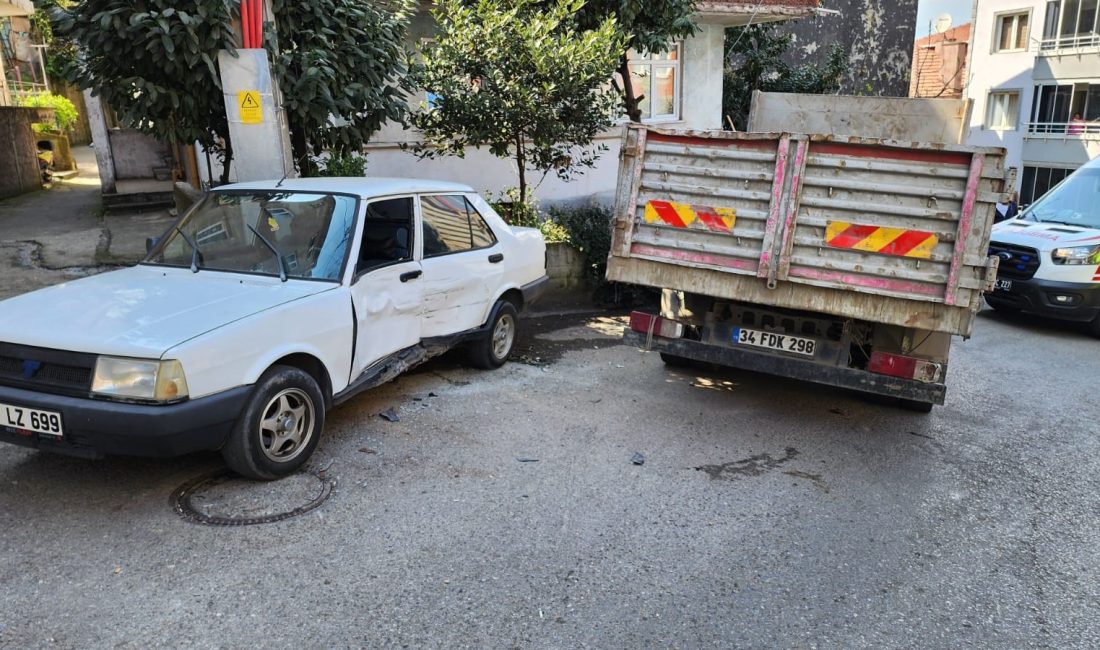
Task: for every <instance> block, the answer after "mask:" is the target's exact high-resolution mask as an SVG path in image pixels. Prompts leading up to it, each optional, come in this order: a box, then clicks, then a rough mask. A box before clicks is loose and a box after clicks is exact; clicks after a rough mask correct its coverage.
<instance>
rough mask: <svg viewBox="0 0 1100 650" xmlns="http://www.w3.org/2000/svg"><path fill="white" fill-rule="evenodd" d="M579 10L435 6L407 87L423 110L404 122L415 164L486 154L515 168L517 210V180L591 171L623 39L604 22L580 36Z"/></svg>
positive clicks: (575, 3) (579, 2)
mask: <svg viewBox="0 0 1100 650" xmlns="http://www.w3.org/2000/svg"><path fill="white" fill-rule="evenodd" d="M582 6H583V0H559V1H558V2H556V3H555V4H553V5H550V6H545V4H543V3H538V2H536V1H535V0H503V1H500V2H495V1H492V0H479V1H478V2H477V3H476V4H464V3H463V2H462V0H445V1H444V2H443V3H442V4H441V5H440V7H439V8H438V9H437V10H436V11H435V12H434V13H433V15H434V17H435V19H436V21H437V22H438V25H439V33H438V35H437V37H436V39H435V40H434V41H432V42H430V43H428V44H427V45H426V46H425V47H424V48H423V51H422V57H423V58H422V62H421V64H420V65H419V66H418V68H417V70H416V71H415V74H414V79H415V81H416V84H417V85H418V86H419V87H421V88H424V89H425V90H427V91H428V93H429V94H430V96H431V97H432V100H431V102H430V103H425V104H423V105H422V106H421V109H420V110H419V111H418V112H417V113H416V114H415V115H414V116H413V120H412V122H413V124H414V126H416V127H417V128H419V129H420V130H421V132H422V133H423V136H424V143H423V144H422V145H420V146H419V147H418V148H417V153H418V154H420V155H421V156H427V157H431V156H439V155H454V156H459V157H462V156H464V155H465V151H466V148H467V147H482V146H484V147H487V148H488V150H489V152H490V153H491V154H492V155H494V156H497V157H498V158H509V157H510V158H512V159H514V160H515V163H516V168H517V170H518V172H519V188H518V189H519V191H518V194H517V199H518V201H519V203H521V204H526V203H527V200H528V196H527V195H528V182H527V171H528V170H534V171H537V172H542V174H543V177H545V176H546V174H548V173H550V172H551V171H553V172H555V173H556V174H557V175H558V176H559V177H560V178H562V179H568V178H570V177H571V176H572V175H574V174H576V173H579V172H581V171H582V168H584V167H591V166H592V165H593V164H594V163H595V161H596V159H597V158H598V156H599V154H600V151H601V147H599V146H595V145H594V144H593V143H594V140H595V138H596V136H597V135H599V134H600V133H601V132H602V131H603V130H604V129H607V128H608V127H610V126H611V125H612V124H613V123H614V117H615V110H614V106H615V105H616V104H617V103H618V99H617V96H616V94H615V92H614V91H613V90H612V89H611V88H609V87H608V83H607V80H608V78H609V77H610V76H611V74H612V72H613V71H614V69H615V65H616V62H617V60H618V52H621V51H623V48H624V43H625V40H626V39H625V38H624V37H623V35H622V34H621V33H620V32H619V30H618V29H617V27H616V24H615V21H614V19H613V18H611V17H607V18H605V19H604V20H603V21H601V22H600V23H599V24H598V25H597V26H596V27H594V28H590V29H581V28H579V27H578V26H577V23H576V16H577V12H578V10H579V9H580V8H581V7H582Z"/></svg>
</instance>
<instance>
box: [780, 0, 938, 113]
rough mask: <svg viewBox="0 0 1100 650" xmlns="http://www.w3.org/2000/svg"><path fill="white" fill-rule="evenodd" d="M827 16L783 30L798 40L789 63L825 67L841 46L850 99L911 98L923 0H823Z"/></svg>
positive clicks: (793, 47)
mask: <svg viewBox="0 0 1100 650" xmlns="http://www.w3.org/2000/svg"><path fill="white" fill-rule="evenodd" d="M821 5H822V8H824V9H830V10H836V11H839V12H840V15H835V14H823V15H819V16H815V17H812V18H806V19H803V20H796V21H792V22H789V23H786V24H785V25H783V26H781V27H780V30H781V31H784V32H787V33H791V34H794V36H795V41H794V44H793V45H792V47H791V49H790V51H789V52H788V53H787V59H788V63H791V64H804V63H816V64H819V65H820V64H824V63H825V61H826V60H827V58H826V57H827V56H828V52H829V47H830V46H831V45H832V44H833V43H840V44H841V45H842V46H843V47H844V49H845V50H847V52H848V54H849V56H850V58H851V66H850V68H849V71H848V74H847V75H846V76H845V79H844V83H843V87H842V88H841V90H840V92H841V94H844V95H881V96H889V97H907V96H908V95H909V77H910V71H911V69H912V56H913V41H914V40H915V38H916V21H917V0H822V3H821Z"/></svg>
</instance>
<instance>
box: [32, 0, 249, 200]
mask: <svg viewBox="0 0 1100 650" xmlns="http://www.w3.org/2000/svg"><path fill="white" fill-rule="evenodd" d="M183 6H184V5H183V3H179V2H175V1H174V0H84V1H83V2H78V3H75V4H74V5H73V6H71V7H70V8H69V9H68V10H64V9H62V8H60V7H57V8H55V9H54V10H53V11H52V13H51V17H52V19H53V26H54V31H55V32H56V33H57V34H58V35H60V36H61V37H62V38H67V39H71V40H72V41H74V42H76V43H78V44H79V45H80V47H81V50H82V56H80V57H78V58H76V59H74V60H72V61H70V62H69V63H68V65H66V66H65V70H64V74H65V77H66V78H67V79H68V81H69V82H70V83H72V84H74V85H75V86H77V87H79V88H82V89H87V88H91V89H92V90H93V92H95V93H96V94H98V95H99V96H100V97H101V98H102V99H103V101H104V102H105V103H107V104H108V105H110V106H111V108H113V109H114V110H115V112H116V113H117V114H118V117H119V119H120V120H121V121H122V122H124V123H126V124H128V125H131V126H133V127H135V128H138V129H140V130H142V131H144V132H146V133H150V134H152V135H154V136H155V137H157V138H158V139H160V140H161V141H163V142H169V143H191V142H199V143H200V144H202V145H203V146H204V147H206V148H207V149H210V150H213V151H215V152H218V153H219V156H220V157H221V158H222V162H223V164H224V172H223V175H222V182H227V181H228V174H229V167H230V164H231V161H232V158H233V150H232V146H231V144H230V140H229V122H228V120H227V118H226V116H225V104H224V101H223V99H222V90H221V80H220V78H219V76H218V64H217V58H218V57H217V53H218V50H223V49H233V48H234V47H236V36H235V33H234V31H233V19H234V18H235V9H234V7H236V4H235V3H229V2H226V1H225V0H195V1H194V2H190V3H186V9H184V8H181V7H183Z"/></svg>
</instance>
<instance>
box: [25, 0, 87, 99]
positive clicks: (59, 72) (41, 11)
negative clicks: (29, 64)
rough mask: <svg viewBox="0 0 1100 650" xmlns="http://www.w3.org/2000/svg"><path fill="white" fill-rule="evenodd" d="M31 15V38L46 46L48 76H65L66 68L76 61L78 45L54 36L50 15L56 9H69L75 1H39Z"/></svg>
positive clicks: (54, 77)
mask: <svg viewBox="0 0 1100 650" xmlns="http://www.w3.org/2000/svg"><path fill="white" fill-rule="evenodd" d="M34 4H35V7H36V9H35V11H34V13H33V14H31V37H32V38H33V39H34V41H35V42H37V43H41V44H43V45H45V46H46V74H47V75H49V76H50V77H51V78H53V79H62V78H64V76H65V66H67V65H70V64H71V63H72V62H73V61H75V60H76V44H75V43H73V42H72V40H70V39H68V38H62V37H60V36H58V35H56V34H54V31H53V26H52V25H51V24H50V13H51V12H52V11H53V10H54V9H68V8H69V7H71V6H72V4H73V0H37V1H36V2H35V3H34Z"/></svg>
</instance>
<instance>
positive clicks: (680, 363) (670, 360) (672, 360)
mask: <svg viewBox="0 0 1100 650" xmlns="http://www.w3.org/2000/svg"><path fill="white" fill-rule="evenodd" d="M661 361H664V362H665V365H666V366H668V367H669V368H688V367H690V366H691V365H692V364H693V363H695V362H694V361H693V360H691V359H688V358H685V357H678V356H676V355H675V354H669V353H668V352H662V353H661Z"/></svg>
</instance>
